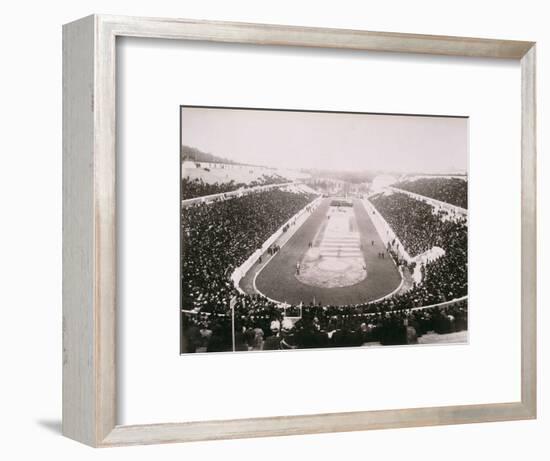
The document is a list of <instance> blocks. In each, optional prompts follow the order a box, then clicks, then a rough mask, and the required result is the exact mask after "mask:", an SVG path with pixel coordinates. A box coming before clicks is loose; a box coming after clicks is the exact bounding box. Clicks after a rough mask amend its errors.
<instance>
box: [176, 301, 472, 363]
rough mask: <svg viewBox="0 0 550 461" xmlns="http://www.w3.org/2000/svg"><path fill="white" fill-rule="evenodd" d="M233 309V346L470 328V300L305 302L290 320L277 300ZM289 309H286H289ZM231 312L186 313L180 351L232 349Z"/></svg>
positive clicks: (363, 339)
mask: <svg viewBox="0 0 550 461" xmlns="http://www.w3.org/2000/svg"><path fill="white" fill-rule="evenodd" d="M247 303H250V305H248V307H246V308H245V307H242V306H241V307H237V308H236V311H235V350H236V351H250V350H256V351H259V350H285V349H312V348H325V347H359V346H363V345H364V344H366V343H379V344H381V345H384V346H385V345H402V344H416V343H418V341H419V338H421V337H422V336H424V335H426V334H428V333H436V334H449V333H455V332H460V331H464V330H467V329H468V306H467V300H464V301H460V302H457V303H454V304H452V305H450V306H446V307H433V308H427V309H421V310H410V309H408V310H400V311H386V312H379V313H367V312H364V311H363V309H362V308H361V306H355V307H353V306H338V307H336V306H320V305H318V306H312V305H310V306H307V307H305V306H304V307H301V308H300V310H301V311H302V312H301V316H300V318H299V319H298V320H296V319H294V320H292V319H291V318H290V317H287V316H285V312H284V311H283V310H282V309H280V308H277V307H276V306H275V305H274V304H273V303H270V302H266V301H265V300H262V299H253V298H250V299H247ZM287 314H288V313H287ZM231 322H232V320H231V315H230V314H229V313H214V314H204V313H203V314H202V315H201V314H197V315H195V316H186V317H185V318H184V319H183V331H182V340H183V343H182V352H197V351H200V352H227V351H232V350H233V337H232V334H231V324H232V323H231Z"/></svg>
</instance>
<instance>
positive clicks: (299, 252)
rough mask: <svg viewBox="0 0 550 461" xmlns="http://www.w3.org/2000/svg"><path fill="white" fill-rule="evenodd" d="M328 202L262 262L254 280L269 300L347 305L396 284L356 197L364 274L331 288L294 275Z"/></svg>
mask: <svg viewBox="0 0 550 461" xmlns="http://www.w3.org/2000/svg"><path fill="white" fill-rule="evenodd" d="M329 204H330V199H325V200H324V201H323V203H322V204H321V205H320V206H319V207H318V208H317V210H315V211H314V212H313V213H312V214H311V216H310V217H309V218H308V219H307V221H306V222H305V223H304V224H303V225H302V226H301V227H300V229H298V230H297V231H296V233H295V234H294V235H293V236H292V237H291V238H290V240H289V241H288V242H287V243H286V244H285V245H284V246H283V248H282V249H281V251H280V252H279V253H277V254H276V255H275V256H273V257H272V258H271V259H270V260H269V261H268V262H266V263H265V267H263V268H262V269H261V271H259V272H258V274H257V275H256V279H255V284H256V288H257V290H258V291H259V292H261V293H262V294H264V295H266V296H268V297H269V298H271V299H275V300H277V301H281V302H288V303H291V304H299V303H300V302H304V303H305V304H309V303H310V302H311V301H313V300H315V302H316V303H319V302H321V303H323V304H325V305H328V304H331V305H347V304H360V303H364V302H368V301H373V300H375V299H379V298H381V297H383V296H385V295H387V294H388V293H391V292H392V291H393V290H395V289H396V288H397V287H398V286H399V284H400V283H401V275H400V274H399V271H398V270H397V267H396V266H395V264H394V263H393V261H392V260H391V258H390V257H389V255H387V254H386V257H385V258H384V259H381V258H378V253H379V252H381V251H384V245H383V243H382V241H381V240H380V237H379V236H378V233H377V232H376V229H375V228H374V225H373V223H372V221H371V219H370V217H369V215H368V213H367V211H366V210H365V208H364V206H363V204H362V203H361V202H360V201H359V200H355V201H354V203H353V210H354V213H355V219H356V223H357V227H358V230H359V234H360V239H361V251H362V253H363V257H364V260H365V264H366V269H367V274H368V275H367V277H366V278H365V279H364V280H362V281H360V282H359V283H356V284H354V285H350V286H347V287H333V288H326V287H321V286H312V285H308V284H304V283H302V282H300V281H299V280H298V279H297V278H296V263H297V262H298V261H302V260H303V258H304V255H305V254H306V252H307V251H308V244H309V242H313V241H314V239H315V236H316V235H317V234H318V231H319V230H320V229H321V227H322V226H323V225H324V223H325V221H326V219H327V212H328V210H329ZM372 241H374V245H372V243H371V242H372Z"/></svg>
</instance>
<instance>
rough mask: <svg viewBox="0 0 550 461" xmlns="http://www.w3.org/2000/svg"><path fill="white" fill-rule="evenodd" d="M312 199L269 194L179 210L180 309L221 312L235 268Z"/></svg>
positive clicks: (284, 193)
mask: <svg viewBox="0 0 550 461" xmlns="http://www.w3.org/2000/svg"><path fill="white" fill-rule="evenodd" d="M314 198H315V195H312V194H306V193H294V192H287V191H283V190H280V189H271V190H267V191H260V192H256V193H253V194H248V195H245V196H242V197H235V198H232V199H229V200H224V201H219V202H214V203H210V204H208V205H203V204H199V205H195V206H191V207H188V208H185V209H183V210H182V217H181V223H182V232H181V248H182V251H181V285H182V286H181V298H182V307H183V308H184V309H204V310H205V311H208V312H225V311H226V310H227V309H228V307H229V299H230V298H231V296H232V295H233V294H234V293H235V291H236V290H235V288H234V286H233V282H232V280H231V278H230V277H231V274H232V272H233V271H234V270H235V268H237V267H238V266H240V265H241V264H242V263H244V262H245V261H246V260H247V259H248V258H249V257H250V255H252V254H253V253H254V251H256V250H257V249H258V248H259V247H261V246H262V244H263V243H264V242H265V241H266V240H267V239H268V238H269V237H270V236H271V235H272V234H273V233H274V232H275V231H276V230H277V229H279V228H280V227H281V226H282V225H283V224H285V222H286V221H288V220H289V219H290V218H291V217H292V216H294V215H295V214H296V213H297V212H298V211H300V210H301V209H302V208H304V207H305V206H306V205H307V204H308V203H310V202H311V201H312V200H313V199H314Z"/></svg>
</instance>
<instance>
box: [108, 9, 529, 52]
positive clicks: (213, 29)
mask: <svg viewBox="0 0 550 461" xmlns="http://www.w3.org/2000/svg"><path fill="white" fill-rule="evenodd" d="M101 20H102V21H103V22H104V24H105V26H106V27H108V28H109V29H111V30H112V31H113V33H114V34H116V35H119V36H130V37H149V38H166V39H176V40H182V39H185V40H206V41H216V42H231V43H251V44H256V45H284V46H305V47H320V48H341V49H354V50H370V51H385V52H401V53H426V54H435V55H448V56H472V57H474V56H477V57H490V58H508V59H520V58H521V57H522V56H523V55H524V54H525V53H526V52H527V51H528V50H529V49H530V47H531V46H532V45H533V43H532V42H526V41H513V40H494V39H483V38H469V37H449V36H441V35H419V34H401V33H392V32H371V31H364V30H346V29H330V28H319V27H299V26H282V25H274V24H250V23H237V22H224V21H199V20H189V19H162V18H134V17H125V16H101Z"/></svg>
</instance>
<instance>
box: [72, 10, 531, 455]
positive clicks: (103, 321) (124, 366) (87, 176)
mask: <svg viewBox="0 0 550 461" xmlns="http://www.w3.org/2000/svg"><path fill="white" fill-rule="evenodd" d="M63 47H64V48H63V57H64V60H63V62H64V68H63V79H64V86H63V88H64V125H63V126H64V136H63V139H64V145H63V162H64V163H63V164H64V171H63V200H64V202H63V210H64V212H63V266H64V269H63V432H64V434H65V435H66V436H68V437H71V438H73V439H76V440H79V441H81V442H84V443H87V444H89V445H92V446H117V445H130V444H145V443H165V442H181V441H193V440H209V439H222V438H238V437H259V436H273V435H291V434H304V433H320V432H334V431H351V430H366V429H377V428H392V427H409V426H427V425H436V424H461V423H470V422H483V421H503V420H518V419H530V418H534V417H535V416H536V350H535V345H536V335H535V334H536V246H535V245H536V244H535V235H536V234H535V233H536V215H535V210H536V197H535V191H536V186H535V179H536V165H535V158H536V131H535V44H534V43H532V42H519V41H507V40H492V39H491V40H490V39H474V38H461V37H442V36H423V35H410V34H398V33H386V32H366V31H351V30H336V29H316V28H302V27H290V26H274V25H260V24H241V23H223V22H203V21H192V20H172V19H150V18H127V17H112V16H97V15H94V16H90V17H87V18H83V19H81V20H78V21H76V22H74V23H70V24H67V25H65V26H64V38H63ZM489 364H490V366H488V365H489Z"/></svg>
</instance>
